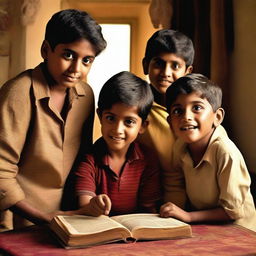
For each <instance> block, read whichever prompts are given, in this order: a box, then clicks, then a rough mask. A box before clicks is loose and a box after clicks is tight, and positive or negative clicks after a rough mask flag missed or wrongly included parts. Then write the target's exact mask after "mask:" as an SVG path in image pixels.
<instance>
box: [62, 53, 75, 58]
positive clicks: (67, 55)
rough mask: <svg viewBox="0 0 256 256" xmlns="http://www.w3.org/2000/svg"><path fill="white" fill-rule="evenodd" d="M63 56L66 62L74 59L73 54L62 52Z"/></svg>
mask: <svg viewBox="0 0 256 256" xmlns="http://www.w3.org/2000/svg"><path fill="white" fill-rule="evenodd" d="M63 56H64V58H65V59H67V60H72V59H73V58H74V56H73V53H71V52H64V53H63Z"/></svg>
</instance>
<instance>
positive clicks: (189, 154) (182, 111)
mask: <svg viewBox="0 0 256 256" xmlns="http://www.w3.org/2000/svg"><path fill="white" fill-rule="evenodd" d="M221 100H222V92H221V89H220V88H219V87H218V86H216V85H215V84H214V83H213V82H211V81H210V80H208V79H207V78H206V77H205V76H203V75H200V74H189V75H187V76H185V77H182V78H180V79H178V80H177V81H175V82H174V83H173V85H172V86H171V87H170V88H168V90H167V91H166V106H167V110H168V113H169V116H168V122H169V124H170V127H171V129H172V131H173V132H174V134H175V135H176V136H177V138H178V139H177V141H176V143H175V144H174V147H173V157H172V165H171V171H169V172H165V175H164V188H165V198H166V199H167V198H168V200H167V202H166V203H165V204H164V205H162V207H161V209H160V215H161V216H162V217H175V218H177V219H180V220H182V221H185V222H190V223H191V222H205V221H207V222H208V221H221V222H222V221H234V222H235V223H236V224H239V225H241V226H244V227H247V228H249V229H252V230H254V231H256V217H255V206H254V202H253V198H252V195H251V192H250V176H249V172H248V170H247V168H246V164H245V162H244V159H243V157H242V155H241V153H240V151H239V150H238V148H237V147H236V146H235V144H234V143H233V142H232V141H231V140H230V139H229V138H228V136H227V134H226V132H225V130H224V128H223V127H222V126H221V125H220V124H221V122H222V120H223V117H224V110H223V109H222V108H221ZM186 204H188V205H189V207H187V208H186V207H185V206H186Z"/></svg>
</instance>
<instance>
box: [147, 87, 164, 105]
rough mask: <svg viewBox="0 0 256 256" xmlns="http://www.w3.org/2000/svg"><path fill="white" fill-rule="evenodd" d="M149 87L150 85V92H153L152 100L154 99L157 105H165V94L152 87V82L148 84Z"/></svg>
mask: <svg viewBox="0 0 256 256" xmlns="http://www.w3.org/2000/svg"><path fill="white" fill-rule="evenodd" d="M150 87H151V90H152V93H153V95H154V101H155V102H156V103H157V104H159V105H161V106H163V107H165V95H164V94H162V93H159V92H158V91H157V90H156V89H155V88H154V86H153V85H152V84H150Z"/></svg>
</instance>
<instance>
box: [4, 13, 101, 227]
mask: <svg viewBox="0 0 256 256" xmlns="http://www.w3.org/2000/svg"><path fill="white" fill-rule="evenodd" d="M105 47H106V42H105V40H104V38H103V36H102V33H101V27H100V26H99V25H98V24H97V23H96V22H95V21H94V20H93V19H92V18H91V17H90V16H89V15H88V14H87V13H86V12H82V11H78V10H73V9H69V10H63V11H60V12H58V13H56V14H54V15H53V16H52V18H51V19H50V20H49V22H48V24H47V27H46V33H45V40H44V41H43V44H42V47H41V55H42V57H43V59H44V63H41V64H40V65H39V66H37V67H36V68H35V69H33V70H27V71H24V72H23V73H21V74H19V75H18V76H17V77H15V78H14V79H12V80H10V81H8V82H7V83H6V84H5V85H3V87H2V88H1V90H0V192H1V194H0V210H2V211H4V212H5V213H7V211H6V210H7V209H10V210H11V211H12V212H13V213H14V216H13V227H14V228H16V227H20V226H24V225H28V224H31V223H30V222H28V221H26V220H29V221H31V222H34V223H46V222H49V221H50V220H51V219H52V217H53V216H54V215H55V212H56V211H58V210H59V207H60V200H61V195H62V190H63V186H64V184H65V181H66V178H67V176H68V174H69V172H70V170H71V168H72V166H73V164H74V161H75V159H76V157H77V155H78V151H79V148H80V143H81V141H82V142H83V145H82V146H83V148H84V149H85V148H87V147H89V146H90V144H91V141H92V134H91V133H92V125H93V116H94V96H93V92H92V89H91V88H90V86H89V85H88V84H86V83H84V82H82V81H83V80H85V79H86V76H87V74H88V72H89V70H90V68H91V65H92V63H93V60H94V58H95V57H96V56H97V55H98V54H99V53H100V52H101V51H102V50H103V49H104V48H105ZM23 218H25V219H26V220H25V219H23ZM2 225H4V224H3V223H2ZM11 227H12V226H9V228H11Z"/></svg>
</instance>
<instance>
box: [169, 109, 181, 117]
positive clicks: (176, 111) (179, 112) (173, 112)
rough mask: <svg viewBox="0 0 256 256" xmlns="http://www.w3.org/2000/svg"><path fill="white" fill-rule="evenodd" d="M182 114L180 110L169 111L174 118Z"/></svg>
mask: <svg viewBox="0 0 256 256" xmlns="http://www.w3.org/2000/svg"><path fill="white" fill-rule="evenodd" d="M181 113H182V109H181V108H174V109H172V110H171V114H172V115H175V116H178V115H180V114H181Z"/></svg>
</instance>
